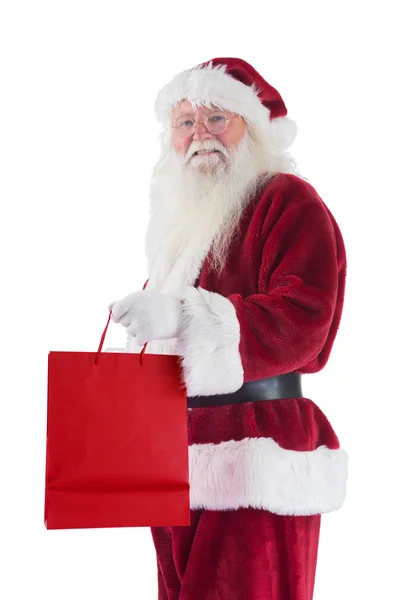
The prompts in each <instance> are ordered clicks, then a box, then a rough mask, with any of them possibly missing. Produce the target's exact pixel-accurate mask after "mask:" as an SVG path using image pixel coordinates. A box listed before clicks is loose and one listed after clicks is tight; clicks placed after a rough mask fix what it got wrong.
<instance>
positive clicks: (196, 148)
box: [186, 140, 229, 160]
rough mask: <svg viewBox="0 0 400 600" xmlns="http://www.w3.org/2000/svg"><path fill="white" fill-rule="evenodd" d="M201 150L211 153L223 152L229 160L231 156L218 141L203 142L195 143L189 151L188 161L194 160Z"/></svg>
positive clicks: (187, 154)
mask: <svg viewBox="0 0 400 600" xmlns="http://www.w3.org/2000/svg"><path fill="white" fill-rule="evenodd" d="M201 150H208V151H210V152H212V151H217V152H221V154H223V155H224V156H225V157H227V158H228V156H229V154H228V152H227V150H226V148H225V146H224V145H223V144H222V143H221V142H219V141H218V140H203V141H202V142H197V141H193V142H192V143H191V144H190V146H189V149H188V151H187V153H186V160H189V159H190V158H192V156H193V155H194V154H195V152H200V151H201Z"/></svg>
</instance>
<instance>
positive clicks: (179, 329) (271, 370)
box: [110, 58, 348, 600]
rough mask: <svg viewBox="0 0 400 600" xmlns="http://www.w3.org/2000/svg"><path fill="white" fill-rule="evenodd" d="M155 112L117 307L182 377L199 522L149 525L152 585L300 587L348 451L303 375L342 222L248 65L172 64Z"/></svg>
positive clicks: (320, 348)
mask: <svg viewBox="0 0 400 600" xmlns="http://www.w3.org/2000/svg"><path fill="white" fill-rule="evenodd" d="M156 111H157V115H158V118H159V120H160V121H161V122H162V123H163V133H162V138H161V141H162V152H161V157H160V160H159V162H158V163H157V165H156V167H155V169H154V173H153V177H152V188H151V206H152V214H151V220H150V224H149V229H148V235H147V243H146V246H147V256H148V266H149V280H148V282H147V286H146V289H145V290H143V291H136V292H134V293H132V294H130V295H129V296H127V297H126V298H124V299H122V300H120V301H118V302H116V303H113V304H112V305H110V308H111V309H112V315H113V320H114V321H115V322H116V323H121V324H122V325H123V326H124V327H126V329H127V334H128V342H127V347H126V350H127V351H130V352H136V351H138V350H140V349H141V348H142V346H143V345H144V344H148V348H147V351H148V352H156V353H168V354H177V355H178V356H179V357H181V361H182V371H183V377H184V382H185V384H186V388H187V395H188V426H189V468H190V503H191V525H190V526H189V527H158V528H153V529H152V536H153V540H154V544H155V549H156V554H157V567H158V582H159V596H158V598H159V600H178V599H179V600H217V599H218V600H267V599H268V600H289V599H290V600H300V599H301V600H310V599H311V598H312V595H313V587H314V576H315V567H316V562H317V548H318V538H319V528H320V518H321V514H323V513H327V512H329V511H333V510H335V509H338V508H339V507H340V506H341V505H342V503H343V501H344V497H345V488H346V478H347V462H348V458H347V454H346V452H345V451H344V450H343V449H341V448H340V446H339V442H338V438H337V436H336V434H335V432H334V430H333V428H332V426H331V424H330V423H329V421H328V419H327V417H326V416H325V415H324V414H323V413H322V411H321V410H320V409H319V408H318V406H316V404H315V403H314V402H313V401H312V400H311V399H309V398H305V397H304V396H303V394H302V390H301V375H302V374H303V373H315V372H317V371H320V370H321V369H322V368H323V367H324V366H325V364H326V362H327V360H328V357H329V354H330V351H331V348H332V344H333V342H334V339H335V336H336V333H337V330H338V326H339V321H340V317H341V313H342V307H343V298H344V288H345V275H346V255H345V248H344V244H343V240H342V236H341V233H340V230H339V228H338V225H337V223H336V221H335V219H334V217H333V216H332V214H331V212H330V211H329V209H328V208H327V206H326V205H325V204H324V202H323V201H322V200H321V198H320V197H319V195H318V194H317V192H316V191H315V190H314V188H313V187H312V186H311V185H310V184H309V183H307V182H306V181H304V180H303V179H302V178H301V177H300V176H299V175H298V174H296V168H295V164H294V162H293V160H292V158H291V156H290V155H289V154H288V152H287V149H288V147H289V146H290V145H291V143H292V142H293V140H294V137H295V135H296V127H295V124H294V123H293V122H292V121H290V120H289V119H288V118H287V116H286V115H287V110H286V107H285V104H284V102H283V100H282V98H281V96H280V94H279V93H278V92H277V91H276V90H275V89H274V88H273V87H272V86H271V85H269V84H268V83H267V82H266V81H265V80H264V79H263V78H262V77H261V76H260V75H259V74H258V73H257V72H256V71H255V69H254V68H252V67H251V66H250V65H249V64H247V63H246V62H245V61H243V60H240V59H232V58H219V59H215V60H212V61H210V62H207V63H204V64H201V65H199V66H197V67H195V68H193V69H190V70H187V71H185V72H183V73H181V74H179V75H178V76H176V77H175V78H174V79H173V80H172V81H171V82H170V83H169V84H168V85H166V86H165V88H163V89H162V90H161V92H160V94H159V96H158V98H157V101H156ZM144 401H145V399H144ZM155 410H156V407H155Z"/></svg>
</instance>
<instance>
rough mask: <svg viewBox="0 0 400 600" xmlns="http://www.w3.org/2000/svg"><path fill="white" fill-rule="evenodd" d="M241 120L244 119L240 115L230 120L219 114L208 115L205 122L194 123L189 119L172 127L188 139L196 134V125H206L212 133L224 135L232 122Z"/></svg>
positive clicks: (179, 120) (183, 119)
mask: <svg viewBox="0 0 400 600" xmlns="http://www.w3.org/2000/svg"><path fill="white" fill-rule="evenodd" d="M241 118H242V117H241V116H240V115H235V116H233V117H231V118H230V119H228V118H227V117H226V116H225V115H223V114H220V113H217V114H210V115H208V117H207V119H206V120H205V121H194V120H193V119H187V118H182V119H178V123H177V124H176V125H172V127H173V129H177V130H178V135H179V136H180V137H182V138H188V137H191V136H192V135H193V134H194V132H195V129H196V125H197V124H198V123H204V125H205V126H206V127H207V130H208V131H209V132H210V133H212V134H214V135H219V134H221V133H224V131H225V129H226V128H227V127H228V125H229V123H230V122H231V121H233V120H234V119H241Z"/></svg>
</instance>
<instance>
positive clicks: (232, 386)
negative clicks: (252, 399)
mask: <svg viewBox="0 0 400 600" xmlns="http://www.w3.org/2000/svg"><path fill="white" fill-rule="evenodd" d="M182 299H183V307H182V310H183V315H182V321H181V327H180V330H179V334H178V353H179V355H180V356H181V357H182V365H183V371H184V376H185V383H186V388H187V394H188V396H189V397H192V396H213V395H215V394H229V393H232V392H236V391H237V390H238V389H239V388H240V387H241V386H242V385H243V366H242V361H241V358H240V353H239V343H240V325H239V321H238V318H237V316H236V310H235V307H234V306H233V304H232V303H231V302H230V301H229V300H228V299H227V298H224V296H221V295H220V294H215V293H213V292H207V291H206V290H203V289H201V288H194V287H190V288H187V289H186V290H185V292H184V295H183V298H182Z"/></svg>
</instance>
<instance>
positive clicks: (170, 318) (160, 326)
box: [108, 290, 182, 346]
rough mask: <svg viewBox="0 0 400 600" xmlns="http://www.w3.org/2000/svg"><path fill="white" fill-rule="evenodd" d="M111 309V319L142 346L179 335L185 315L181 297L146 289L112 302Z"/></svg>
mask: <svg viewBox="0 0 400 600" xmlns="http://www.w3.org/2000/svg"><path fill="white" fill-rule="evenodd" d="M108 308H109V310H111V311H112V315H111V317H112V320H113V321H114V322H115V323H120V324H121V325H123V326H124V327H126V329H127V334H128V335H129V336H132V337H133V338H134V339H135V342H136V343H137V344H139V345H140V346H143V345H144V344H146V343H148V342H152V341H153V340H169V339H174V338H176V337H177V336H178V329H179V325H180V320H181V314H182V311H181V302H180V300H179V299H178V298H174V297H173V296H167V295H165V294H160V293H159V292H147V291H146V290H143V291H140V292H134V293H133V294H129V296H126V297H125V298H123V299H122V300H119V301H118V302H112V303H111V304H110V306H109V307H108Z"/></svg>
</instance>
